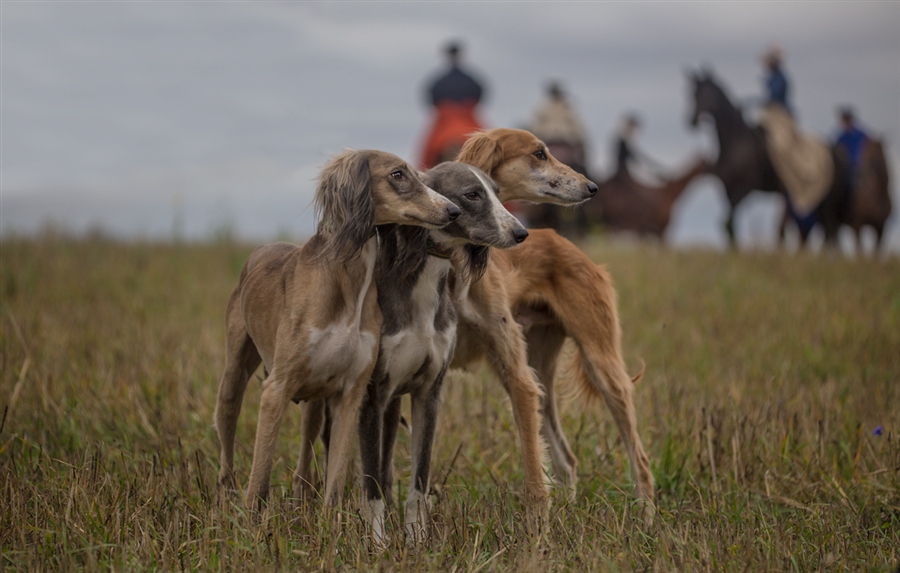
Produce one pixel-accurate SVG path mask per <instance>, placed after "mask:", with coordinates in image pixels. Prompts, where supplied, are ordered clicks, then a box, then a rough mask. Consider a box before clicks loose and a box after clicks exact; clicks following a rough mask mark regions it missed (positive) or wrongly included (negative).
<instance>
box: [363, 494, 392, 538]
mask: <svg viewBox="0 0 900 573" xmlns="http://www.w3.org/2000/svg"><path fill="white" fill-rule="evenodd" d="M362 505H363V511H364V512H365V519H366V522H367V523H368V524H369V527H370V528H371V531H372V541H373V542H374V543H375V545H376V546H377V547H385V546H386V545H387V536H386V535H385V533H384V500H381V499H367V500H365V501H364V502H363V504H362Z"/></svg>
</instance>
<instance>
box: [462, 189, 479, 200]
mask: <svg viewBox="0 0 900 573" xmlns="http://www.w3.org/2000/svg"><path fill="white" fill-rule="evenodd" d="M463 197H465V198H466V199H468V200H469V201H474V200H475V199H478V193H477V192H475V191H470V192H468V193H466V194H465V195H463Z"/></svg>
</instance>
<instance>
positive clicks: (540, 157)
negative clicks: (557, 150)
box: [534, 149, 547, 161]
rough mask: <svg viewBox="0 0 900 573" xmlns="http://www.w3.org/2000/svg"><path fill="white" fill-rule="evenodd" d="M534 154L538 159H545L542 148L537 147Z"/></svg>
mask: <svg viewBox="0 0 900 573" xmlns="http://www.w3.org/2000/svg"><path fill="white" fill-rule="evenodd" d="M534 156H535V157H537V158H538V159H540V160H541V161H544V160H545V159H547V154H546V153H544V150H543V149H538V150H537V151H535V152H534Z"/></svg>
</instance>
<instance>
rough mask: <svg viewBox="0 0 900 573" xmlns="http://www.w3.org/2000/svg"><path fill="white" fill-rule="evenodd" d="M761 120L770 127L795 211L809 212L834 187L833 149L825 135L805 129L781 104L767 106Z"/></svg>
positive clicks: (775, 161) (769, 139) (773, 153)
mask: <svg viewBox="0 0 900 573" xmlns="http://www.w3.org/2000/svg"><path fill="white" fill-rule="evenodd" d="M760 124H761V125H762V126H763V128H764V129H765V131H766V147H767V148H768V151H769V157H770V158H771V159H772V165H773V167H774V168H775V172H776V173H777V174H778V177H779V178H780V179H781V181H782V183H784V186H785V188H786V189H787V192H788V198H789V199H790V201H791V204H792V205H793V207H794V211H795V212H796V213H797V214H798V215H800V216H804V215H808V214H809V213H811V212H812V211H813V210H814V209H815V208H816V207H817V206H818V205H819V203H821V202H822V199H824V198H825V195H826V194H827V193H828V189H829V187H831V182H832V179H833V178H834V161H833V160H832V157H831V150H830V149H829V148H828V145H827V144H826V143H825V142H824V141H822V140H821V139H818V138H816V137H812V136H809V135H805V134H803V133H801V132H800V130H799V129H798V128H797V124H796V123H795V122H794V118H792V117H791V115H790V114H789V113H788V112H787V110H785V109H784V108H783V107H782V106H780V105H768V106H766V107H765V108H764V109H763V113H762V117H761V118H760Z"/></svg>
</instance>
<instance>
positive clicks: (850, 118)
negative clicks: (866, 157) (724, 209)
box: [835, 106, 869, 191]
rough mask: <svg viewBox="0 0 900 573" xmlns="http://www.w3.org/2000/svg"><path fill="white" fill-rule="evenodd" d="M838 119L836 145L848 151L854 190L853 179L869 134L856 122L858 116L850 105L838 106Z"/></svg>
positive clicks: (851, 185)
mask: <svg viewBox="0 0 900 573" xmlns="http://www.w3.org/2000/svg"><path fill="white" fill-rule="evenodd" d="M838 121H839V122H840V128H839V131H838V134H837V137H835V145H837V146H838V147H840V148H843V150H844V151H846V152H847V158H848V159H849V162H848V164H847V171H846V175H847V181H849V183H850V190H851V191H852V190H853V181H854V179H855V176H856V172H857V170H858V169H859V164H860V160H861V159H862V154H863V149H864V148H865V146H866V143H867V142H868V141H869V136H868V135H867V134H866V132H864V131H863V130H862V129H860V127H859V126H858V125H857V124H856V116H855V114H854V113H853V109H852V108H851V107H850V106H842V107H840V108H838Z"/></svg>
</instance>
